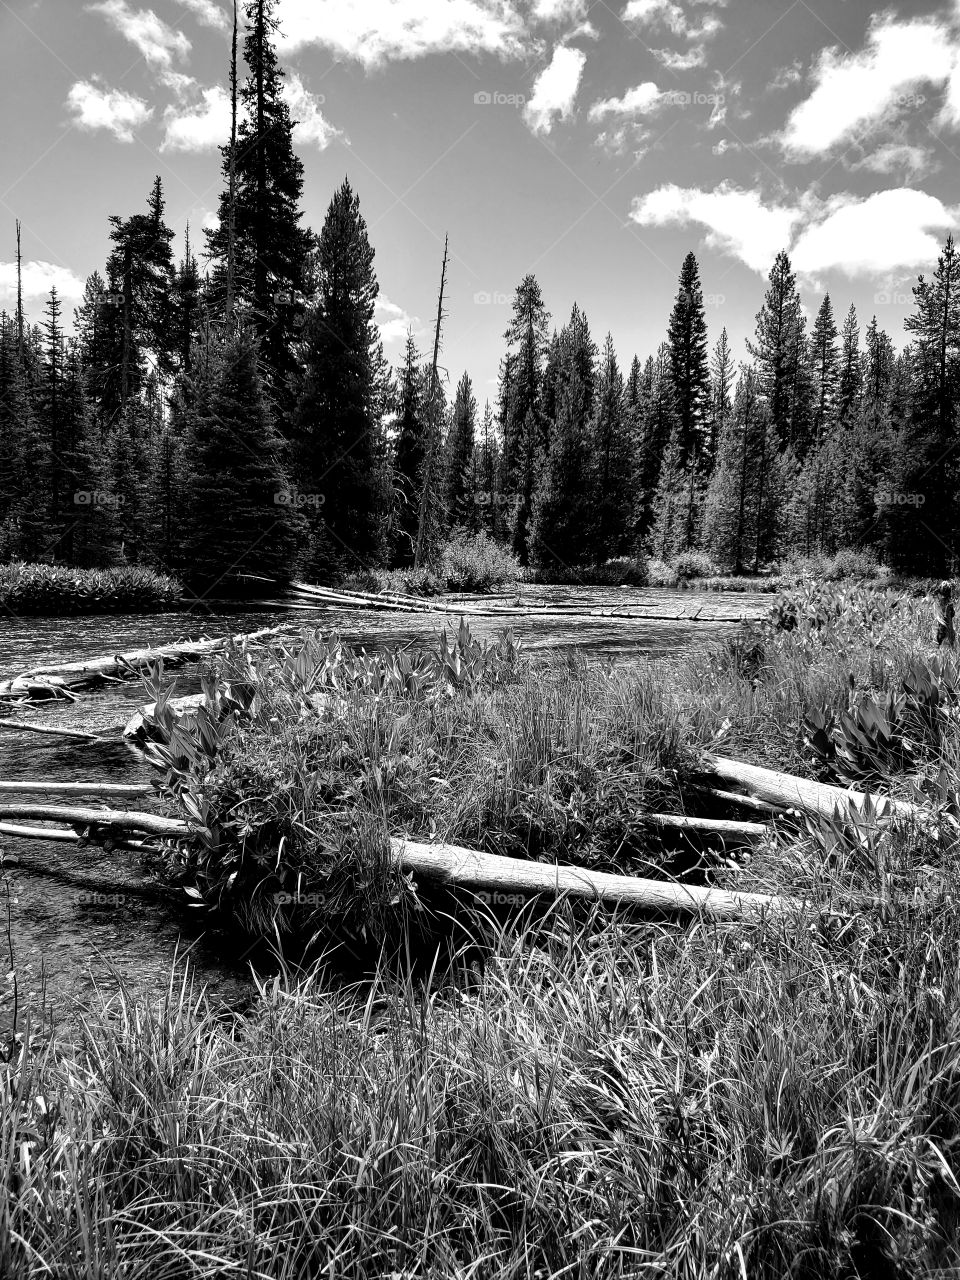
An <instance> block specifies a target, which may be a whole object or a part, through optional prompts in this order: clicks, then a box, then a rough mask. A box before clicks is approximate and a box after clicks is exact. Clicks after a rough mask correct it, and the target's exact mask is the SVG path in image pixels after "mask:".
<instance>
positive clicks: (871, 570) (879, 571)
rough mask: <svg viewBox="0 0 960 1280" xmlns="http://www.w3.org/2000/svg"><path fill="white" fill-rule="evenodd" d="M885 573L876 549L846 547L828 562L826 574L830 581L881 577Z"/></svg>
mask: <svg viewBox="0 0 960 1280" xmlns="http://www.w3.org/2000/svg"><path fill="white" fill-rule="evenodd" d="M885 573H886V570H885V569H884V568H883V565H881V564H880V563H879V561H878V560H877V557H876V553H875V552H874V551H872V550H869V549H858V548H856V547H844V548H843V549H842V550H840V551H838V552H837V554H836V555H835V556H834V557H833V559H832V560H829V561H828V562H827V564H826V566H825V574H824V576H825V577H826V580H827V581H828V582H840V581H841V580H842V579H843V578H881V577H883V576H884V574H885Z"/></svg>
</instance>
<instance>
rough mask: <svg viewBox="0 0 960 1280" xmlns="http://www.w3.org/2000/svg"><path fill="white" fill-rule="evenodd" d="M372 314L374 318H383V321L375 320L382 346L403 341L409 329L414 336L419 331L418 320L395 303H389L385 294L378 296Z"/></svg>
mask: <svg viewBox="0 0 960 1280" xmlns="http://www.w3.org/2000/svg"><path fill="white" fill-rule="evenodd" d="M374 314H375V317H378V316H383V319H377V325H378V326H379V328H380V337H381V338H382V339H383V345H384V346H387V345H388V344H389V343H391V342H398V341H401V340H405V339H406V336H407V331H408V330H410V329H412V330H413V331H414V334H415V335H416V333H417V332H419V331H420V328H421V325H420V318H419V317H418V316H411V315H408V314H407V312H406V311H404V309H403V307H398V306H397V304H396V303H395V302H391V301H390V299H389V298H388V297H387V295H386V294H385V293H380V294H378V296H377V303H376V310H375V313H374Z"/></svg>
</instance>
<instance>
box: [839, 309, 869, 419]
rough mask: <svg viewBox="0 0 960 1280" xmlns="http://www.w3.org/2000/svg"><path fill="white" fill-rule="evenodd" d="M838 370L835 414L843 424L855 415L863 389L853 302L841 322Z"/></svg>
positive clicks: (855, 313) (857, 327)
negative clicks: (841, 333)
mask: <svg viewBox="0 0 960 1280" xmlns="http://www.w3.org/2000/svg"><path fill="white" fill-rule="evenodd" d="M841 347H842V349H841V356H840V372H839V379H838V383H839V385H838V389H837V415H838V417H839V419H840V421H841V422H842V423H844V424H849V423H851V422H852V421H853V420H854V419H855V418H856V416H857V412H858V410H859V407H860V397H861V394H862V391H863V370H862V368H861V363H860V325H859V323H858V321H857V311H856V308H855V307H854V306H853V304H852V303H851V304H850V310H849V311H848V312H847V318H846V320H844V322H843V336H842V339H841Z"/></svg>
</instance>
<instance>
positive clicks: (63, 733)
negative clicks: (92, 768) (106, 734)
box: [0, 719, 103, 742]
mask: <svg viewBox="0 0 960 1280" xmlns="http://www.w3.org/2000/svg"><path fill="white" fill-rule="evenodd" d="M0 729H11V730H13V732H15V733H21V732H22V733H46V734H49V735H50V736H51V737H53V738H80V739H82V740H83V741H84V742H103V738H98V737H97V735H96V734H95V733H87V732H86V730H84V729H60V728H58V727H57V725H53V724H27V723H26V722H24V721H20V720H7V719H0Z"/></svg>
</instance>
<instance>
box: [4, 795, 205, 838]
mask: <svg viewBox="0 0 960 1280" xmlns="http://www.w3.org/2000/svg"><path fill="white" fill-rule="evenodd" d="M0 818H36V819H38V820H40V821H41V822H62V823H66V824H67V825H69V826H75V827H110V828H111V829H114V830H117V831H146V832H148V833H149V834H150V835H153V836H163V837H167V838H174V837H177V836H181V837H186V836H189V835H190V834H191V831H190V827H189V826H188V825H187V823H186V822H180V821H179V820H178V819H177V818H165V817H162V816H161V815H160V814H157V813H134V812H130V811H127V810H125V809H89V808H86V807H80V806H77V807H74V806H71V805H62V806H61V805H53V804H10V803H6V802H4V801H0Z"/></svg>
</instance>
